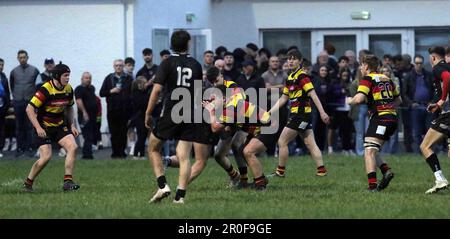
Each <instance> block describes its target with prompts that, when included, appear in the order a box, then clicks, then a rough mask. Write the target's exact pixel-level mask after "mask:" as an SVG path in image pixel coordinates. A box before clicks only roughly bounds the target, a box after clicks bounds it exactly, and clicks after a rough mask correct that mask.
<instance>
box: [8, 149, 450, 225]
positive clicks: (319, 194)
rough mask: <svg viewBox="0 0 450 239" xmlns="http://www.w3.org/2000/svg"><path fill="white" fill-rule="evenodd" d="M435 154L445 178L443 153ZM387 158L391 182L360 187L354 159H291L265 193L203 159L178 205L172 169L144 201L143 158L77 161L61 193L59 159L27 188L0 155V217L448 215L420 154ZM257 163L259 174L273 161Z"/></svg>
mask: <svg viewBox="0 0 450 239" xmlns="http://www.w3.org/2000/svg"><path fill="white" fill-rule="evenodd" d="M440 159H441V166H442V168H443V172H444V173H447V175H449V176H450V167H449V161H448V159H446V156H444V155H442V156H440ZM387 160H388V162H389V163H390V166H391V167H392V168H393V171H394V172H395V174H396V175H395V178H394V179H393V181H392V182H391V185H390V186H389V188H387V189H386V190H385V191H383V192H378V193H368V192H367V191H366V190H365V188H366V186H367V185H366V181H367V177H366V174H365V170H364V164H363V160H362V158H361V157H344V156H341V155H333V156H325V162H326V165H327V167H328V170H329V174H328V176H326V177H321V178H319V177H317V176H315V167H314V164H313V162H312V160H311V159H310V158H309V157H306V156H303V157H291V158H290V161H289V164H288V168H287V176H286V178H284V179H281V178H274V179H271V180H270V182H269V185H268V189H267V190H266V191H265V192H256V191H253V190H232V189H227V188H226V185H227V184H228V176H227V175H226V173H225V172H224V171H223V170H222V169H221V168H220V167H219V166H218V164H217V163H216V162H215V161H214V160H213V159H210V161H209V164H208V166H207V168H206V169H205V171H204V172H203V174H202V175H201V176H200V177H199V178H198V179H197V180H196V181H194V182H193V183H192V184H191V185H190V186H189V188H188V191H187V196H186V204H185V205H174V204H173V203H172V200H173V196H174V191H175V189H176V185H177V182H178V180H177V178H178V169H173V168H170V169H168V173H167V179H168V182H169V184H170V186H171V188H172V191H173V194H172V195H171V196H170V197H169V198H168V199H165V200H164V201H162V202H161V203H159V204H149V203H148V199H149V197H150V196H151V195H152V194H153V193H154V192H155V189H156V182H155V180H154V178H153V172H152V170H151V168H150V164H149V162H148V161H147V160H145V161H133V160H122V161H119V160H93V161H83V160H78V161H77V165H76V171H75V175H74V176H75V178H74V179H75V181H76V182H78V183H79V184H80V185H81V189H80V190H79V191H77V192H66V193H64V192H62V190H61V186H62V178H63V173H64V161H63V160H61V159H53V160H52V161H51V162H50V163H49V165H48V166H47V168H45V170H44V171H43V172H42V174H41V175H39V177H38V178H37V180H36V181H35V186H34V188H35V192H34V193H23V192H21V190H20V189H21V184H22V181H23V179H24V177H25V176H26V175H27V174H28V171H29V169H30V167H31V165H32V164H33V162H34V161H33V160H0V205H1V210H0V218H183V219H184V218H189V219H191V218H277V219H278V218H450V203H449V202H450V190H445V191H441V192H439V193H438V194H436V195H425V194H424V192H425V191H426V190H427V189H428V188H429V187H431V186H432V185H433V184H434V177H433V175H432V173H431V170H430V169H429V167H428V165H427V164H426V163H425V161H424V160H423V159H422V158H420V157H419V156H415V155H414V156H412V155H402V156H393V157H391V156H390V157H388V158H387ZM262 161H263V164H264V168H265V171H266V174H269V173H270V172H271V171H272V170H273V169H274V167H275V166H276V162H277V161H276V160H275V159H273V158H263V159H262ZM380 176H381V175H380V173H378V177H379V178H380Z"/></svg>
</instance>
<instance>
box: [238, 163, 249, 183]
mask: <svg viewBox="0 0 450 239" xmlns="http://www.w3.org/2000/svg"><path fill="white" fill-rule="evenodd" d="M239 173H240V174H241V182H242V183H247V181H248V177H247V167H240V168H239Z"/></svg>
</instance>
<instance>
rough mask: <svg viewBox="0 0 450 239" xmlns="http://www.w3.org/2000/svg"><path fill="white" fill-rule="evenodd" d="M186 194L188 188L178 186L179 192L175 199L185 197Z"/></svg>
mask: <svg viewBox="0 0 450 239" xmlns="http://www.w3.org/2000/svg"><path fill="white" fill-rule="evenodd" d="M184 196H186V189H179V188H177V192H176V194H175V200H176V201H178V200H180V198H184Z"/></svg>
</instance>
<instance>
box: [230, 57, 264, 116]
mask: <svg viewBox="0 0 450 239" xmlns="http://www.w3.org/2000/svg"><path fill="white" fill-rule="evenodd" d="M242 72H243V73H242V74H241V75H240V76H239V78H238V79H237V80H236V83H237V84H238V85H239V86H240V87H242V89H244V90H247V89H250V88H252V89H255V90H256V91H255V92H256V93H258V90H259V89H260V88H266V83H265V82H264V79H263V78H262V77H260V76H258V75H257V74H256V63H255V62H254V61H252V60H245V61H244V62H242ZM247 96H248V94H247ZM249 100H250V102H251V103H253V104H255V105H259V104H258V101H257V99H255V98H253V99H252V97H251V98H250V99H249ZM260 107H262V108H265V106H262V105H260Z"/></svg>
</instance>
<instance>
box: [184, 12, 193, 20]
mask: <svg viewBox="0 0 450 239" xmlns="http://www.w3.org/2000/svg"><path fill="white" fill-rule="evenodd" d="M194 20H195V14H194V13H192V12H188V13H186V22H192V21H194Z"/></svg>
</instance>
